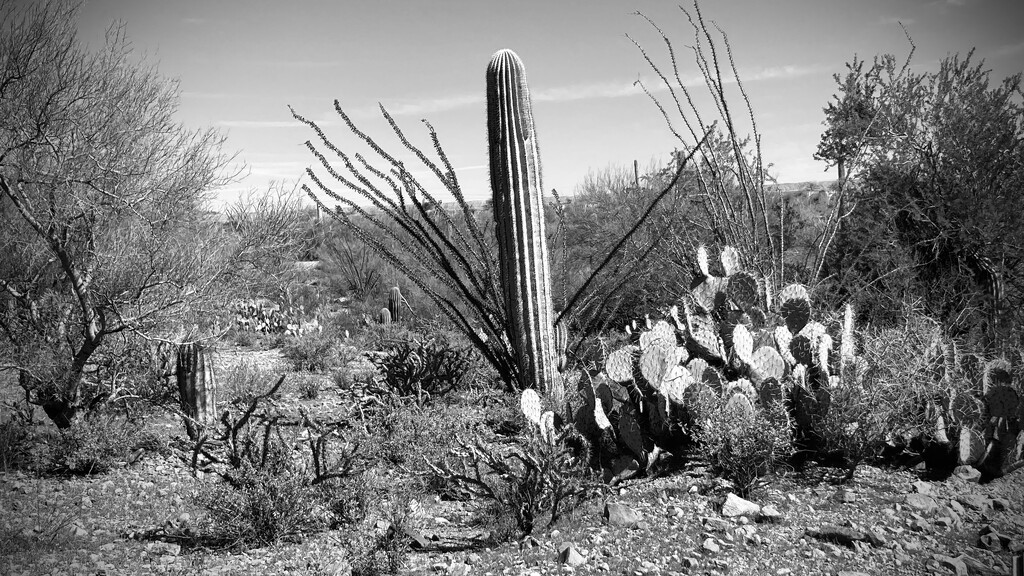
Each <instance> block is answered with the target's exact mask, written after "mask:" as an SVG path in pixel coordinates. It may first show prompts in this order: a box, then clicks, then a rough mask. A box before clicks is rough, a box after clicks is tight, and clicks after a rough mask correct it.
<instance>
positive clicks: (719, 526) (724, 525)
mask: <svg viewBox="0 0 1024 576" xmlns="http://www.w3.org/2000/svg"><path fill="white" fill-rule="evenodd" d="M701 523H702V524H703V525H704V529H705V530H709V531H711V532H725V531H727V530H728V529H729V528H732V524H731V523H730V522H729V521H728V520H722V519H721V518H713V517H706V518H701Z"/></svg>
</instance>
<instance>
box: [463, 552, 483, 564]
mask: <svg viewBox="0 0 1024 576" xmlns="http://www.w3.org/2000/svg"><path fill="white" fill-rule="evenodd" d="M465 562H466V564H469V565H470V566H473V565H475V564H479V563H480V555H479V554H477V553H476V552H473V553H472V554H467V555H466V560H465Z"/></svg>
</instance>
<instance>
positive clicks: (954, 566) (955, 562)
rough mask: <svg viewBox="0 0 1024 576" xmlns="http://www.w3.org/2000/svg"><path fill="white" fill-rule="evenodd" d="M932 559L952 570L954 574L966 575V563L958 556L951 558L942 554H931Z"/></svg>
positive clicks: (957, 575)
mask: <svg viewBox="0 0 1024 576" xmlns="http://www.w3.org/2000/svg"><path fill="white" fill-rule="evenodd" d="M932 560H935V561H936V562H937V563H938V564H939V566H941V567H943V568H945V569H947V570H952V571H953V573H954V574H956V576H968V571H967V564H966V563H964V561H963V560H962V559H960V558H953V557H952V556H946V555H944V554H932Z"/></svg>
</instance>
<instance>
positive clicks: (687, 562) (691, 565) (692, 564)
mask: <svg viewBox="0 0 1024 576" xmlns="http://www.w3.org/2000/svg"><path fill="white" fill-rule="evenodd" d="M681 564H682V565H683V568H686V569H687V570H693V569H695V568H697V566H699V565H700V563H699V562H698V561H697V559H696V558H693V557H692V556H684V557H683V561H682V562H681Z"/></svg>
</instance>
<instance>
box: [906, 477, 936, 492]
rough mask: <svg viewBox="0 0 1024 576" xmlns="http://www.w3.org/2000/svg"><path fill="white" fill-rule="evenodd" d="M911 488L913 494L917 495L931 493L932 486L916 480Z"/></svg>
mask: <svg viewBox="0 0 1024 576" xmlns="http://www.w3.org/2000/svg"><path fill="white" fill-rule="evenodd" d="M911 486H912V487H913V488H914V492H917V493H918V494H931V493H932V485H931V484H930V483H928V482H925V481H924V480H918V481H917V482H914V483H913V484H911Z"/></svg>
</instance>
